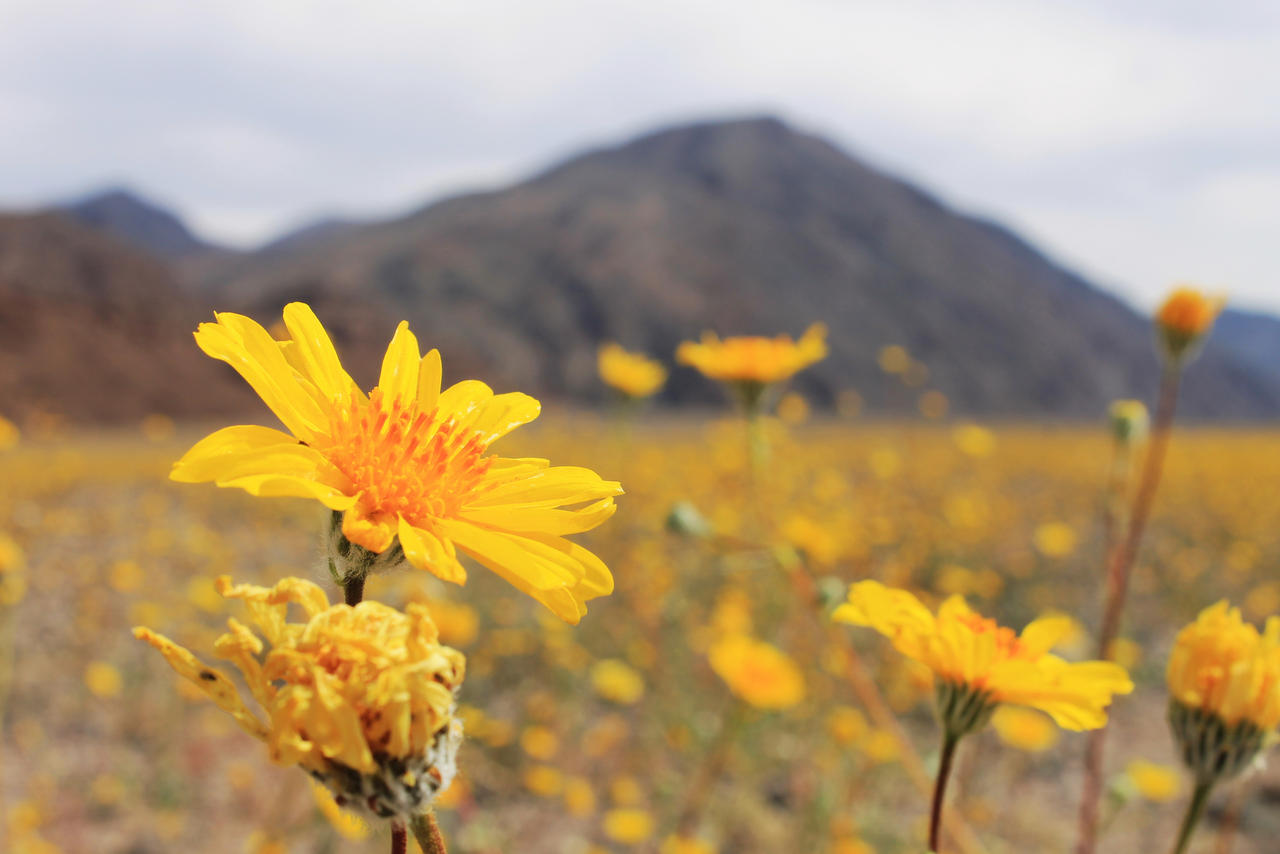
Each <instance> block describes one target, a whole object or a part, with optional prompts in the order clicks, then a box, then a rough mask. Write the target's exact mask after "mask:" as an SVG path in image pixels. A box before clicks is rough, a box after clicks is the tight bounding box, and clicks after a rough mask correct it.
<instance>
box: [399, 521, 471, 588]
mask: <svg viewBox="0 0 1280 854" xmlns="http://www.w3.org/2000/svg"><path fill="white" fill-rule="evenodd" d="M397 530H398V533H399V536H400V547H401V548H402V549H404V556H405V558H406V559H407V560H408V561H409V563H410V564H412V565H413V566H415V567H417V568H418V569H425V570H427V571H428V572H430V573H432V574H434V575H436V576H438V577H439V578H441V579H443V580H445V581H451V582H453V583H454V584H465V583H466V581H467V571H466V570H465V569H463V568H462V564H460V563H458V559H457V558H456V557H455V556H454V555H452V554H450V553H449V551H448V550H447V549H446V548H445V546H444V544H443V543H442V542H440V539H439V538H438V537H437V536H436V535H435V534H433V533H431V532H430V531H424V530H422V529H420V528H415V527H413V526H412V525H410V524H409V523H408V522H407V521H405V519H404V518H403V517H401V519H400V523H399V526H398V529H397Z"/></svg>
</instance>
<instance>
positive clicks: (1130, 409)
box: [1109, 400, 1151, 445]
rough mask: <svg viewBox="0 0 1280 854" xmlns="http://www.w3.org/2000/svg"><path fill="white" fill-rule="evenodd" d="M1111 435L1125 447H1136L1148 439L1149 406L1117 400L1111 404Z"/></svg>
mask: <svg viewBox="0 0 1280 854" xmlns="http://www.w3.org/2000/svg"><path fill="white" fill-rule="evenodd" d="M1109 414H1110V416H1111V435H1112V436H1114V437H1115V440H1116V441H1117V442H1119V443H1121V444H1125V445H1136V444H1138V443H1139V442H1142V441H1144V440H1145V439H1146V438H1147V431H1148V430H1149V429H1150V426H1151V417H1150V416H1149V415H1148V414H1147V405H1146V404H1145V403H1143V402H1142V401H1140V400H1117V401H1116V402H1115V403H1113V404H1111V409H1110V410H1109Z"/></svg>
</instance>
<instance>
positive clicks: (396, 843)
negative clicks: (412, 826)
mask: <svg viewBox="0 0 1280 854" xmlns="http://www.w3.org/2000/svg"><path fill="white" fill-rule="evenodd" d="M391 854H409V834H407V833H405V830H404V824H403V823H402V822H400V821H393V822H391Z"/></svg>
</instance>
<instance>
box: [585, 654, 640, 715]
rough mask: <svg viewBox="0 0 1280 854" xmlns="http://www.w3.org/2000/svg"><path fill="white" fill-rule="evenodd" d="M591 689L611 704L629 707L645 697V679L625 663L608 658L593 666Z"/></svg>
mask: <svg viewBox="0 0 1280 854" xmlns="http://www.w3.org/2000/svg"><path fill="white" fill-rule="evenodd" d="M591 687H592V688H594V689H595V692H596V694H597V695H599V696H600V697H603V698H604V699H606V700H608V701H609V702H611V703H619V704H621V705H624V706H629V705H631V704H633V703H636V702H639V700H640V698H641V697H643V696H644V677H642V676H641V675H640V674H639V673H638V672H637V671H636V669H635V668H633V667H631V665H629V664H627V663H626V662H625V661H620V660H618V659H616V658H606V659H604V660H603V661H597V662H596V663H595V664H594V665H592V667H591Z"/></svg>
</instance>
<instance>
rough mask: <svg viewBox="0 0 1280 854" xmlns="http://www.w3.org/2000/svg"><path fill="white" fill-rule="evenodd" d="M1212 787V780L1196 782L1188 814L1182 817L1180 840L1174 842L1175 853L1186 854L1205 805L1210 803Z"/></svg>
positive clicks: (1188, 805) (1188, 806) (1179, 832)
mask: <svg viewBox="0 0 1280 854" xmlns="http://www.w3.org/2000/svg"><path fill="white" fill-rule="evenodd" d="M1212 788H1213V781H1212V780H1200V781H1197V782H1196V790H1195V792H1193V793H1192V795H1191V803H1189V804H1187V814H1186V816H1184V817H1183V819H1182V828H1181V829H1180V830H1179V831H1178V841H1177V842H1176V843H1174V846H1173V854H1184V852H1185V851H1186V850H1187V846H1188V845H1189V844H1190V843H1191V836H1192V834H1193V833H1195V829H1196V825H1197V824H1199V823H1200V818H1201V817H1202V816H1203V815H1204V810H1205V807H1207V806H1208V805H1209V791H1210V790H1211V789H1212Z"/></svg>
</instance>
